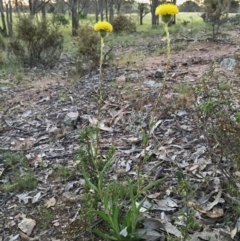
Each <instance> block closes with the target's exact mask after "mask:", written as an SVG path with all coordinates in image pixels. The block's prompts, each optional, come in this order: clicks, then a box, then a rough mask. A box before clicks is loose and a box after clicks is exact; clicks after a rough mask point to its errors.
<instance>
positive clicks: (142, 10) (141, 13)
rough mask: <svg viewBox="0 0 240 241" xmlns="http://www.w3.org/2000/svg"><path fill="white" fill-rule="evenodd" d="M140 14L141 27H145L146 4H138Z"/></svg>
mask: <svg viewBox="0 0 240 241" xmlns="http://www.w3.org/2000/svg"><path fill="white" fill-rule="evenodd" d="M138 12H139V22H140V25H143V12H144V3H139V4H138Z"/></svg>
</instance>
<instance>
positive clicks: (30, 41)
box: [8, 16, 63, 67]
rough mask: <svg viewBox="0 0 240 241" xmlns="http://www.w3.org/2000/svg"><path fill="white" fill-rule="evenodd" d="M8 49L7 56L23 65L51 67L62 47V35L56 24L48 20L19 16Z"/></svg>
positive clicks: (58, 56)
mask: <svg viewBox="0 0 240 241" xmlns="http://www.w3.org/2000/svg"><path fill="white" fill-rule="evenodd" d="M8 49H9V57H10V58H14V59H16V60H18V61H20V62H21V63H22V64H23V65H26V66H30V67H34V66H44V67H53V66H54V65H55V64H56V63H57V61H58V60H59V58H60V55H61V52H62V49H63V36H62V35H61V34H60V32H59V29H58V25H57V24H55V23H54V22H52V21H50V20H36V19H32V17H30V16H21V17H19V19H18V22H17V24H16V27H15V34H14V37H13V38H12V39H11V40H10V42H9V48H8Z"/></svg>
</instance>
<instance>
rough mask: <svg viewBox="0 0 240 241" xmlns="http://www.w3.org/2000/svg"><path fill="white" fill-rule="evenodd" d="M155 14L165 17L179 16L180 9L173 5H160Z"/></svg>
mask: <svg viewBox="0 0 240 241" xmlns="http://www.w3.org/2000/svg"><path fill="white" fill-rule="evenodd" d="M155 14H156V15H161V16H165V15H171V16H174V15H176V14H178V7H177V6H176V5H175V4H173V3H164V4H161V5H159V6H158V7H157V8H156V11H155Z"/></svg>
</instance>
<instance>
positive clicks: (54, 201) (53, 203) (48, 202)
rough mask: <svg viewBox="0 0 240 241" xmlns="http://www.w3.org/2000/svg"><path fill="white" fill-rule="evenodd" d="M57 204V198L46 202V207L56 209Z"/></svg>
mask: <svg viewBox="0 0 240 241" xmlns="http://www.w3.org/2000/svg"><path fill="white" fill-rule="evenodd" d="M56 202H57V200H56V198H55V197H52V198H50V199H49V200H47V201H46V202H45V204H44V207H46V208H50V207H54V206H55V205H56Z"/></svg>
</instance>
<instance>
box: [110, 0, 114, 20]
mask: <svg viewBox="0 0 240 241" xmlns="http://www.w3.org/2000/svg"><path fill="white" fill-rule="evenodd" d="M113 18H114V9H113V0H111V3H110V9H109V21H110V22H112V21H113Z"/></svg>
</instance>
